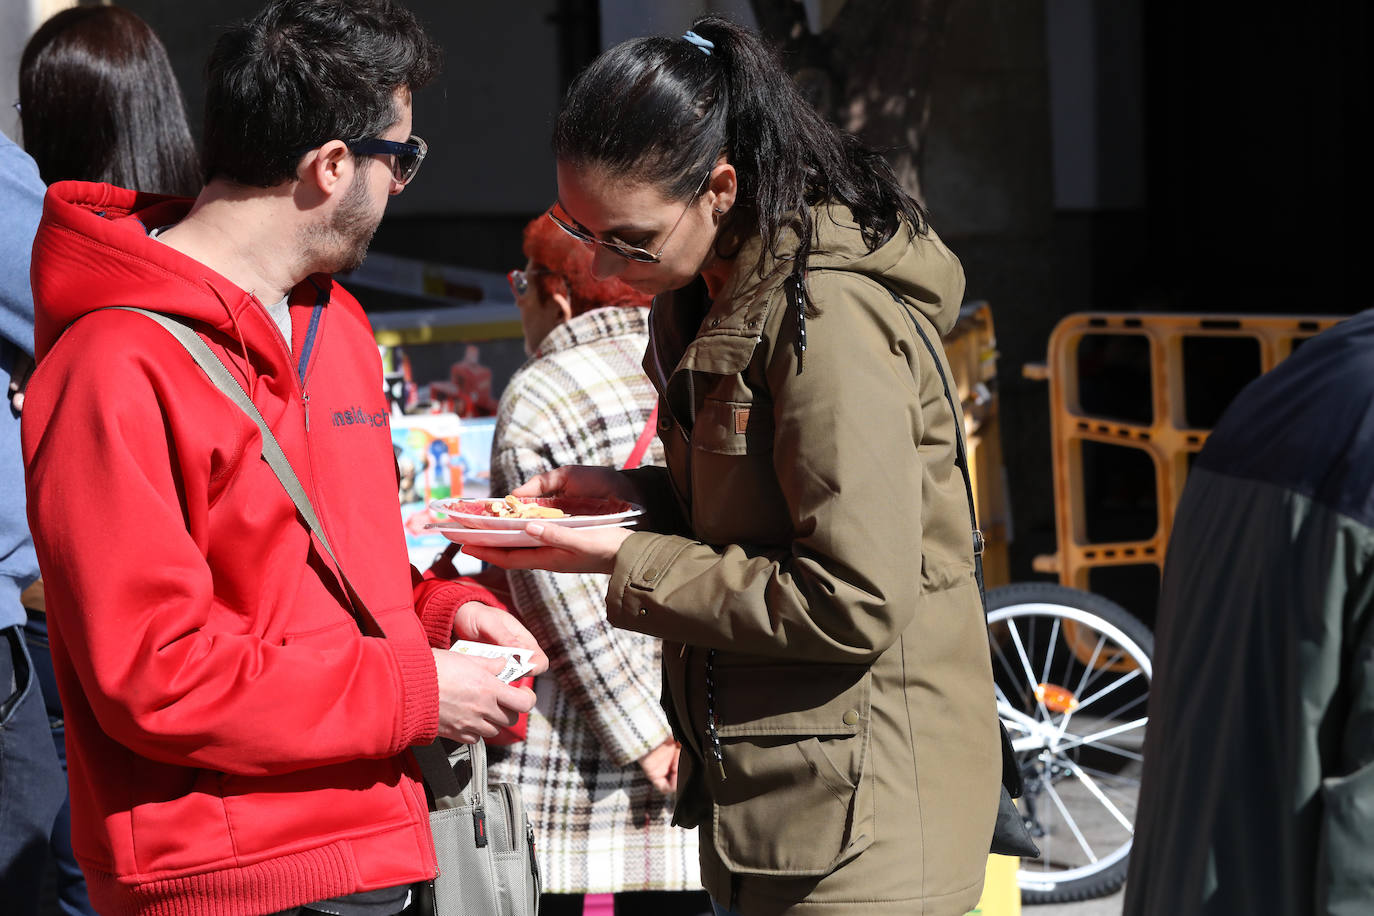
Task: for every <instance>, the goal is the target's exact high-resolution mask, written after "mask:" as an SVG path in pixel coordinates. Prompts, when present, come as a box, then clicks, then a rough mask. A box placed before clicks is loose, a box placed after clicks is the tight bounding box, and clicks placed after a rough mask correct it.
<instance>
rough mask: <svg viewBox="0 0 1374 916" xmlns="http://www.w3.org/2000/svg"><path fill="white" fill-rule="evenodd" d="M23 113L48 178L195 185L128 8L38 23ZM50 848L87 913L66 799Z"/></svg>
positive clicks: (37, 641) (174, 110)
mask: <svg viewBox="0 0 1374 916" xmlns="http://www.w3.org/2000/svg"><path fill="white" fill-rule="evenodd" d="M19 114H20V123H21V125H22V127H23V131H24V137H23V139H24V146H25V150H26V152H28V153H29V155H30V156H31V157H32V158H33V160H34V162H35V163H36V164H37V165H38V173H39V176H40V177H41V178H42V179H43V181H44V183H46V184H52V183H54V182H57V181H63V180H67V179H76V180H79V181H102V182H107V183H110V184H115V185H119V186H121V187H127V188H136V189H138V190H143V191H148V192H152V193H158V194H176V195H181V196H192V195H194V194H195V193H196V192H197V191H198V190H200V184H201V183H200V165H199V157H198V156H197V155H196V149H195V144H194V143H193V141H192V140H191V130H190V127H189V126H188V125H187V122H186V105H185V103H184V101H183V99H182V95H181V89H180V87H179V86H178V84H177V81H176V76H175V75H174V74H173V73H172V66H171V63H170V62H169V61H168V59H167V49H166V48H165V47H164V46H163V44H162V42H161V41H160V40H159V39H158V37H157V34H156V33H155V32H154V31H153V30H152V28H151V27H150V26H149V25H148V24H147V23H146V22H144V21H143V20H142V19H141V18H139V16H138V15H137V14H135V13H133V12H131V11H129V10H126V9H123V8H121V7H117V6H87V7H73V8H71V9H67V10H63V11H61V12H59V13H57V14H55V15H54V16H52V17H51V18H49V19H47V20H46V21H45V22H44V23H43V24H42V25H41V26H39V27H38V29H37V31H35V32H34V34H33V35H32V37H30V39H29V41H28V43H27V44H26V45H25V46H24V52H23V54H22V56H21V57H20V64H19ZM24 636H25V640H26V642H27V643H28V649H29V652H30V655H31V656H32V659H33V664H34V668H35V670H36V672H37V677H38V680H39V683H40V684H41V686H42V696H43V701H44V703H45V704H46V706H47V709H48V720H49V722H51V723H52V724H53V725H52V733H53V734H52V737H53V743H54V744H55V746H56V748H57V756H58V759H59V760H60V761H61V762H62V766H63V768H64V769H65V767H66V764H67V755H66V747H65V744H66V742H65V731H66V728H65V721H66V720H65V717H64V715H63V712H62V701H61V699H60V697H59V696H58V692H57V682H56V679H55V676H54V673H53V666H52V654H51V649H50V646H49V637H48V626H47V618H46V616H45V615H44V614H43V612H42V610H41V609H31V610H29V612H28V621H27V623H26V625H25V628H24ZM51 851H52V859H53V862H54V863H55V865H56V869H57V893H58V905H59V907H60V908H61V910H62V912H63V914H64V916H90V914H93V913H94V912H95V911H94V910H93V909H92V908H91V904H90V900H89V899H88V898H87V892H86V881H85V878H84V877H83V876H82V874H81V868H80V866H79V865H78V864H77V862H76V857H75V855H74V854H73V852H72V845H71V811H70V802H69V801H64V802H63V805H62V810H61V811H59V812H58V815H57V819H56V822H55V823H54V825H53V829H52V840H51Z"/></svg>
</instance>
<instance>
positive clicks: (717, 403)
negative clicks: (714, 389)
mask: <svg viewBox="0 0 1374 916" xmlns="http://www.w3.org/2000/svg"><path fill="white" fill-rule="evenodd" d="M692 447H693V448H695V449H697V450H698V451H703V452H708V453H710V454H713V455H735V456H738V455H769V454H771V453H772V451H773V409H772V405H771V404H767V403H763V404H759V403H755V402H753V401H725V400H720V399H717V398H711V397H708V398H706V400H704V401H703V402H702V404H701V407H700V408H699V409H698V410H697V415H696V421H695V425H694V426H693V429H692Z"/></svg>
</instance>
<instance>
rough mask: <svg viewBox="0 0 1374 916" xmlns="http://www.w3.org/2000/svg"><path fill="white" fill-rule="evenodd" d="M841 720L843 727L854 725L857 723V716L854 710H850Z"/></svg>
mask: <svg viewBox="0 0 1374 916" xmlns="http://www.w3.org/2000/svg"><path fill="white" fill-rule="evenodd" d="M842 719H843V721H844V724H845V725H853V724H854V723H856V722H858V721H859V714H858V713H857V712H855V711H854V710H852V709H850V710H847V711H846V712H845V714H844V716H843V717H842Z"/></svg>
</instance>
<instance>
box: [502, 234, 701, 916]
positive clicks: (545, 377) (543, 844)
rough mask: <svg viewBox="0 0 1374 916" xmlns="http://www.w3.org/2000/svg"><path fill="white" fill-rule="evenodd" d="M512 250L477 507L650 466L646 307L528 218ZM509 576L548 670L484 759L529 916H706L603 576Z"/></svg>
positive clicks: (587, 255)
mask: <svg viewBox="0 0 1374 916" xmlns="http://www.w3.org/2000/svg"><path fill="white" fill-rule="evenodd" d="M524 241H525V243H524V250H525V256H526V258H527V259H528V260H527V262H526V264H525V267H524V269H522V270H513V271H511V272H510V283H511V289H512V290H513V291H514V293H515V298H516V303H517V305H518V306H519V308H520V323H521V326H522V328H523V330H524V335H525V349H526V351H527V352H528V353H529V355H530V359H529V361H528V362H526V363H525V365H524V366H522V367H521V368H520V369H519V370H518V371H517V372H516V373H515V375H514V376H513V377H512V378H511V381H510V384H509V385H508V386H507V387H506V390H505V392H504V393H503V394H502V396H501V405H500V408H499V410H498V412H497V420H496V432H495V438H494V439H493V443H492V456H491V487H492V490H491V492H492V493H493V494H496V495H501V494H505V493H508V492H510V491H511V490H512V489H514V488H515V487H516V486H519V485H520V484H521V483H524V482H525V481H526V480H529V479H530V478H532V477H534V476H535V475H537V474H542V473H544V472H545V471H551V470H553V469H554V468H557V467H561V466H564V465H571V464H592V465H603V466H606V467H615V468H625V467H634V466H636V465H638V464H659V465H661V464H662V463H663V452H662V447H661V446H660V445H659V443H658V441H657V439H656V438H655V437H654V422H653V419H654V416H655V415H656V411H655V406H656V404H657V395H656V393H655V392H654V388H653V385H652V384H651V383H650V382H649V379H648V378H647V377H646V376H645V375H644V372H643V370H642V369H641V368H640V361H641V360H642V358H643V356H644V352H645V349H646V348H647V346H648V342H649V336H648V306H649V301H650V300H649V297H648V296H645V295H644V294H642V293H639V292H636V291H635V290H633V289H631V288H630V287H629V286H627V285H625V284H624V283H622V282H621V281H620V280H618V279H614V278H611V279H605V280H602V279H598V278H597V277H596V276H595V275H594V274H593V273H592V253H591V251H590V250H589V249H588V248H587V247H586V246H585V245H583V244H582V243H580V242H578V241H577V240H576V239H573V238H571V237H570V236H568V235H567V233H565V232H563V231H562V230H561V229H559V228H558V227H557V226H556V225H554V224H553V223H552V222H551V221H549V220H548V219H545V218H544V217H543V216H542V215H541V216H539V217H538V218H536V219H535V220H533V221H532V222H531V223H530V224H529V225H528V226H526V227H525V240H524ZM508 576H509V581H510V586H511V593H512V595H513V598H514V604H513V609H514V610H515V612H516V613H517V614H518V615H519V616H520V618H521V620H523V621H524V622H525V624H526V626H527V627H528V628H529V629H530V632H531V633H533V634H534V636H535V638H536V639H537V640H538V642H539V645H540V646H542V647H544V650H545V651H546V652H547V653H548V655H549V662H550V664H549V670H548V672H547V673H545V674H543V675H540V676H539V677H538V678H537V679H536V680H535V684H534V690H535V693H536V695H537V696H538V698H539V699H538V702H537V703H536V704H535V708H534V709H533V710H531V711H530V714H529V732H528V736H527V737H526V739H525V741H524V742H523V743H520V744H515V745H511V746H509V747H491V748H489V753H490V755H491V757H492V760H493V763H492V771H493V778H499V779H503V780H507V781H509V782H513V783H516V784H517V785H519V786H520V788H521V794H522V796H523V797H524V801H525V805H526V807H527V809H528V810H529V812H530V818H531V820H532V821H533V822H534V826H535V830H536V833H537V836H538V843H537V848H538V855H539V868H540V873H541V875H542V877H543V883H544V890H545V892H546V893H545V895H544V897H543V898H542V899H541V901H540V912H541V914H543V916H562V914H580V913H581V912H582V905H583V895H584V894H599V893H608V892H614V893H615V911H616V913H617V916H627V914H652V916H697V914H700V913H707V912H709V911H710V901H709V899H708V898H707V896H706V895H705V893H703V892H701V891H700V888H701V882H700V877H699V870H698V866H697V855H696V836H695V831H688V830H683V829H681V828H678V827H674V826H672V825H671V823H670V821H671V816H672V803H671V802H672V792H673V789H674V787H675V783H676V778H677V754H678V748H677V744H676V743H675V742H674V741H673V738H672V734H671V732H670V730H669V727H668V720H667V718H666V716H665V715H664V712H663V709H662V708H661V706H660V705H659V695H660V692H661V677H660V661H659V654H660V650H659V641H658V640H657V639H654V638H652V637H648V636H643V635H641V634H638V633H632V632H630V631H628V630H619V629H616V628H615V627H612V626H611V625H610V624H608V623H607V622H606V614H605V607H606V587H607V577H605V576H599V575H588V574H575V573H551V572H544V571H538V570H521V571H511V572H510V573H508ZM686 890H692V891H696V892H697V893H690V894H689V893H681V892H682V891H686Z"/></svg>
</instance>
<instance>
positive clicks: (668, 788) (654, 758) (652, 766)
mask: <svg viewBox="0 0 1374 916" xmlns="http://www.w3.org/2000/svg"><path fill="white" fill-rule="evenodd" d="M680 753H682V748H681V747H680V746H679V745H678V743H677V742H676V741H674V740H673V739H672V738H669V739H668V740H667V741H665V742H663V743H662V744H660V745H659V746H658V747H656V748H654V749H653V750H652V751H650V752H649V753H647V754H645V755H644V756H643V757H640V758H639V766H640V769H642V770H643V771H644V775H645V776H648V777H649V782H650V783H652V784H653V787H654V788H655V789H657V790H658V791H660V792H662V793H663V794H664V795H672V794H673V793H674V792H676V791H677V759H678V755H679V754H680Z"/></svg>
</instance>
